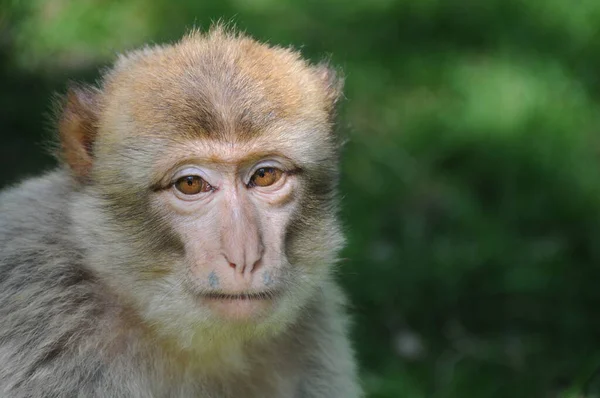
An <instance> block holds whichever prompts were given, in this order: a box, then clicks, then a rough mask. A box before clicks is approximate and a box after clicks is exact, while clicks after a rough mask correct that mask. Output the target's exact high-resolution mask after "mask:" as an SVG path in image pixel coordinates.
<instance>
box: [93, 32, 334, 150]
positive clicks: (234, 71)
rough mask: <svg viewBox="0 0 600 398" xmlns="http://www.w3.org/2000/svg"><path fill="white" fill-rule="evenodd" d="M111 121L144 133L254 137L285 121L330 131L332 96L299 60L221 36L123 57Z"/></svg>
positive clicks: (114, 77) (110, 90)
mask: <svg viewBox="0 0 600 398" xmlns="http://www.w3.org/2000/svg"><path fill="white" fill-rule="evenodd" d="M104 91H105V95H104V102H105V107H104V109H105V112H104V113H105V116H106V117H107V118H108V119H122V118H123V117H124V116H126V117H127V118H128V119H129V120H131V121H132V122H133V123H135V125H136V126H137V127H138V129H135V130H146V131H147V130H162V131H167V130H168V131H173V132H183V133H186V134H200V135H203V136H206V135H212V136H225V137H229V138H230V137H231V136H232V135H235V136H236V137H238V138H239V137H247V138H251V137H252V136H254V135H257V134H259V133H260V132H262V131H263V130H264V129H265V127H266V126H268V125H269V124H271V123H273V122H275V121H281V120H289V121H290V122H293V123H298V122H302V121H303V120H306V121H309V122H311V123H321V124H323V126H326V125H327V122H328V112H327V92H326V87H324V85H323V82H322V81H321V80H320V78H319V74H318V72H317V71H316V70H315V68H314V67H312V66H311V65H309V64H308V63H307V62H305V61H304V60H302V59H301V58H300V55H299V54H298V53H297V52H294V51H291V50H289V49H283V48H279V47H270V46H267V45H264V44H260V43H258V42H256V41H254V40H252V39H250V38H247V37H244V36H239V35H234V34H231V33H226V32H225V31H224V30H222V29H216V30H213V31H211V32H210V33H208V34H206V35H201V34H199V33H193V34H191V35H189V36H188V37H186V38H184V39H183V40H182V41H181V42H179V43H176V44H175V45H171V46H165V47H153V48H147V49H144V50H141V51H137V52H133V53H130V54H128V55H125V56H123V57H121V59H120V60H119V61H118V62H117V64H116V66H115V68H114V69H113V71H112V72H110V73H109V74H108V75H107V78H106V81H105V86H104Z"/></svg>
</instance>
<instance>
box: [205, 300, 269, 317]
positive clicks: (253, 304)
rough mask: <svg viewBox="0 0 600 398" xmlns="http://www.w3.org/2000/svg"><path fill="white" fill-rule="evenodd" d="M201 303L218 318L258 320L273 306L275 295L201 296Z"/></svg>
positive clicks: (267, 314)
mask: <svg viewBox="0 0 600 398" xmlns="http://www.w3.org/2000/svg"><path fill="white" fill-rule="evenodd" d="M200 300H201V303H202V305H203V306H204V307H205V308H208V310H209V311H210V312H211V313H212V314H213V315H215V316H216V317H218V318H219V319H222V320H225V321H231V322H241V323H247V322H260V321H261V320H264V319H266V318H267V317H268V316H269V315H270V314H271V313H272V312H273V311H274V308H275V301H276V298H275V297H258V296H242V295H236V296H233V295H232V296H226V295H221V296H202V297H201V298H200Z"/></svg>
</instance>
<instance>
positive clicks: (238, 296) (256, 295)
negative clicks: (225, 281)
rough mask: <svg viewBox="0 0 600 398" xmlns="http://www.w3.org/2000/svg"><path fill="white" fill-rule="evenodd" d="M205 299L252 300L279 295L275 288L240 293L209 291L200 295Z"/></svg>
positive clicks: (266, 298) (267, 298)
mask: <svg viewBox="0 0 600 398" xmlns="http://www.w3.org/2000/svg"><path fill="white" fill-rule="evenodd" d="M200 296H201V297H202V298H204V299H206V300H216V301H246V300H247V301H253V300H273V299H275V298H277V296H279V292H278V291H275V290H267V291H262V292H248V293H246V292H241V293H224V292H210V293H203V294H201V295H200Z"/></svg>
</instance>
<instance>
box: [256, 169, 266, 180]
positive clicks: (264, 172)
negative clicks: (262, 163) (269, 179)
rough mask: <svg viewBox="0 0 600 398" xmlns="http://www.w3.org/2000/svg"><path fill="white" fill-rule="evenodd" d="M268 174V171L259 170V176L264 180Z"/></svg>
mask: <svg viewBox="0 0 600 398" xmlns="http://www.w3.org/2000/svg"><path fill="white" fill-rule="evenodd" d="M265 174H267V169H258V176H259V177H260V178H263V177H264V176H265Z"/></svg>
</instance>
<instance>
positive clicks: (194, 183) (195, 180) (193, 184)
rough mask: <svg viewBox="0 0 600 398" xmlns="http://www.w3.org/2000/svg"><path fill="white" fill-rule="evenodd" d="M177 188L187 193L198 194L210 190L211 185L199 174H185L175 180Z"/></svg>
mask: <svg viewBox="0 0 600 398" xmlns="http://www.w3.org/2000/svg"><path fill="white" fill-rule="evenodd" d="M174 185H175V188H177V190H178V191H179V192H181V193H183V194H185V195H196V194H199V193H200V192H208V191H210V189H211V187H210V185H209V184H208V183H207V182H206V181H204V180H203V179H202V178H200V177H198V176H185V177H181V178H180V179H178V180H177V181H175V184H174Z"/></svg>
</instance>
